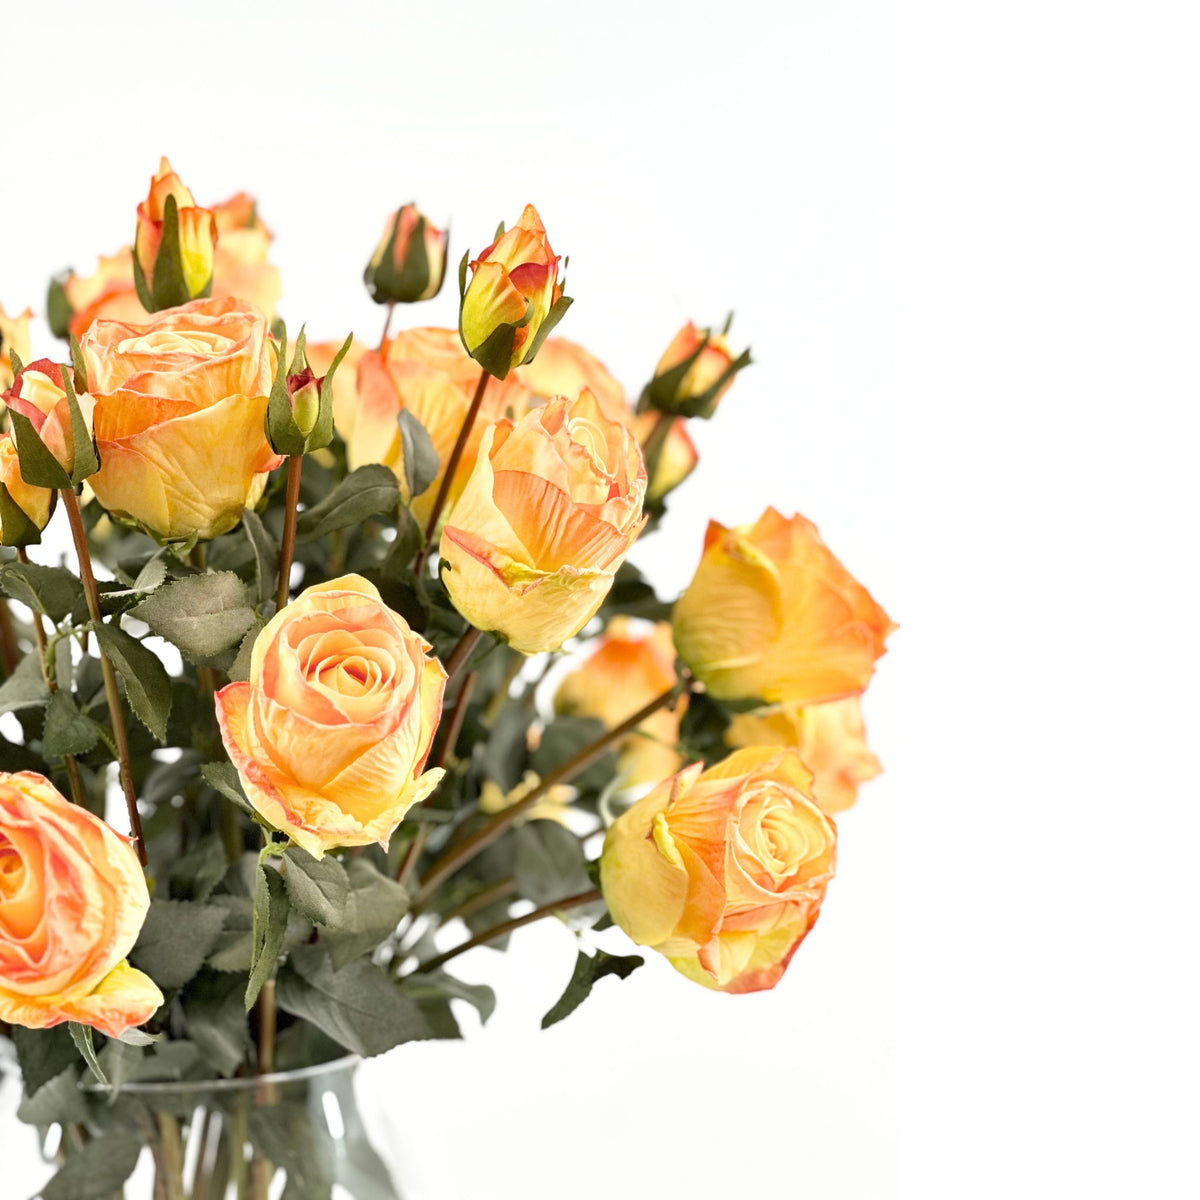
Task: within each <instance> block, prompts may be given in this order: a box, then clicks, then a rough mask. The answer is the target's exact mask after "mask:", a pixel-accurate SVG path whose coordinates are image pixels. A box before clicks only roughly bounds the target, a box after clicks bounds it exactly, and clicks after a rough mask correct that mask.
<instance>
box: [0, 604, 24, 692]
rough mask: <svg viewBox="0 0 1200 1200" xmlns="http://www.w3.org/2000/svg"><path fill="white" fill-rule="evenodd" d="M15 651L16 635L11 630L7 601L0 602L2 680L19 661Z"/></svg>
mask: <svg viewBox="0 0 1200 1200" xmlns="http://www.w3.org/2000/svg"><path fill="white" fill-rule="evenodd" d="M20 657H21V655H20V652H19V651H18V649H17V635H16V632H15V631H14V630H13V623H12V611H11V610H10V609H9V607H8V601H7V600H0V659H3V662H4V678H5V679H7V678H8V677H9V676H10V675H11V674H12V673H13V672H14V671H15V670H16V669H17V663H18V661H19V660H20Z"/></svg>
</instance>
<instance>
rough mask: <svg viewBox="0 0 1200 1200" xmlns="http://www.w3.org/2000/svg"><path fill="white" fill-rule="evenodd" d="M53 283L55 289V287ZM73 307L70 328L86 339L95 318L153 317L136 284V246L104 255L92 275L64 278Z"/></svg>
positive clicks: (64, 289) (130, 319) (131, 319)
mask: <svg viewBox="0 0 1200 1200" xmlns="http://www.w3.org/2000/svg"><path fill="white" fill-rule="evenodd" d="M54 286H55V285H54V284H51V289H53V288H54ZM60 286H61V287H62V294H63V297H64V299H65V300H66V303H67V307H68V308H69V309H70V317H69V319H68V323H67V328H68V330H69V331H70V333H72V334H73V335H74V336H75V337H77V338H79V339H80V340H82V338H83V335H84V334H85V333H87V331H88V330H89V329H90V328H91V326H92V323H93V322H94V321H98V320H100V319H101V318H104V319H106V320H109V321H128V322H139V321H145V320H147V319H148V318H149V314H148V313H147V312H146V310H145V308H143V307H142V302H141V301H140V300H139V299H138V295H137V288H136V287H134V284H133V248H132V247H131V246H122V247H121V249H120V250H118V251H117V252H116V254H113V255H109V256H106V255H103V254H102V255H101V256H100V262H99V266H98V267H97V269H96V271H95V272H94V273H93V274H91V275H75V274H70V275H68V276H67V277H66V278H65V279H63V280H62V281H61V285H60Z"/></svg>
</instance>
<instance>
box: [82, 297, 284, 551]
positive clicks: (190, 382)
mask: <svg viewBox="0 0 1200 1200" xmlns="http://www.w3.org/2000/svg"><path fill="white" fill-rule="evenodd" d="M81 345H82V349H83V357H84V361H85V362H86V364H87V372H88V383H89V386H90V388H91V392H92V395H93V397H94V398H95V401H96V408H95V413H94V418H93V420H94V428H95V433H96V444H97V448H98V450H99V452H100V471H99V472H98V473H97V474H96V475H93V476H92V479H91V484H92V487H93V489H94V490H95V492H96V497H97V499H98V500H99V501H100V503H101V504H102V505H103V506H104V507H105V508H106V509H108V511H109V512H110V513H112V514H113V515H114V516H115V517H117V518H119V519H121V520H126V521H132V522H135V523H137V524H138V525H140V526H141V527H142V528H143V529H145V530H146V531H147V532H148V533H150V534H151V535H152V536H154V537H156V538H158V539H159V540H160V541H173V540H178V539H186V538H188V537H190V536H191V535H192V534H195V535H197V536H198V537H201V538H213V537H216V536H217V535H218V534H221V533H226V532H227V531H228V530H230V529H232V528H233V527H234V526H235V525H236V524H237V523H238V521H239V520H241V515H242V508H243V507H244V506H246V505H253V504H255V503H256V502H257V500H258V498H259V497H260V496H261V495H262V491H263V488H264V487H265V486H266V482H267V473H268V472H269V471H271V470H273V469H274V468H275V467H277V466H278V465H279V464H280V462H281V461H282V460H281V459H280V458H279V457H278V456H277V455H276V454H274V453H273V452H272V450H271V447H270V446H269V445H268V444H267V439H266V436H265V434H264V432H263V422H264V419H265V416H266V411H267V394H268V392H269V391H270V389H271V379H272V374H273V369H274V362H273V355H272V354H271V351H270V347H269V344H268V337H267V322H266V318H265V317H263V315H262V314H261V313H259V312H258V311H257V310H256V309H254V308H251V307H250V306H249V305H245V304H241V303H240V302H239V301H237V300H230V299H224V300H216V299H210V300H194V301H192V302H191V303H190V304H185V305H183V306H182V307H180V308H175V309H169V310H167V311H165V312H162V313H159V314H157V315H156V316H154V317H153V318H151V319H150V321H149V323H148V324H146V325H129V324H125V323H124V322H120V321H97V322H96V323H95V324H94V325H93V326H92V328H91V329H89V330H88V332H87V334H86V336H85V337H84V339H83V342H82V343H81Z"/></svg>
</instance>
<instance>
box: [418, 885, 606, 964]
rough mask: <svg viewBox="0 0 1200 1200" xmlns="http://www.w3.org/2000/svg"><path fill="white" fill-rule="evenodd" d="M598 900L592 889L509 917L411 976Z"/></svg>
mask: <svg viewBox="0 0 1200 1200" xmlns="http://www.w3.org/2000/svg"><path fill="white" fill-rule="evenodd" d="M600 899H602V893H601V891H600V889H599V888H592V889H591V890H590V891H586V892H580V893H579V894H578V895H576V896H567V897H566V898H565V899H563V900H555V901H554V903H553V904H543V905H542V907H541V908H535V909H534V910H533V912H530V913H526V914H525V915H524V916H523V917H510V918H509V919H508V920H507V921H501V922H500V924H499V925H493V926H492V928H491V929H485V930H484V931H483V932H482V933H477V934H476V935H475V936H474V937H473V938H471V939H469V940H468V941H465V942H462V943H460V944H459V945H457V946H454V947H452V948H451V949H449V950H447V951H445V952H444V953H443V954H438V955H435V956H434V957H433V958H430V959H428V960H426V961H425V962H423V963H421V965H420V966H419V967H417V968H416V969H415V971H414V972H413V974H414V975H423V974H425V973H426V972H428V971H436V970H437V969H438V967H440V966H443V965H444V964H445V963H448V962H449V961H450V960H451V959H452V958H457V957H458V956H459V955H460V954H465V953H466V952H467V951H468V950H474V949H475V947H476V946H483V945H485V944H486V943H488V942H491V941H495V939H496V938H498V937H503V936H504V935H505V934H506V933H512V931H513V930H514V929H520V928H521V926H522V925H531V924H533V922H534V921H540V920H541V919H542V918H543V917H550V916H553V915H554V914H555V913H560V912H566V911H567V909H569V908H580V907H582V906H583V905H585V904H594V903H595V902H596V901H597V900H600Z"/></svg>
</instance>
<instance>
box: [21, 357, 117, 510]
mask: <svg viewBox="0 0 1200 1200" xmlns="http://www.w3.org/2000/svg"><path fill="white" fill-rule="evenodd" d="M4 401H5V403H6V404H7V405H8V409H9V420H10V421H11V423H12V428H13V440H14V442H15V443H16V448H17V455H18V457H19V459H20V462H21V475H22V477H23V479H24V480H25V482H26V483H28V484H30V485H32V486H35V487H48V488H64V487H70V486H72V484H75V483H79V482H81V481H82V480H84V479H86V478H87V477H88V476H89V475H91V474H92V473H93V472H94V471H95V470H96V456H95V451H94V449H93V446H92V428H91V427H92V418H93V407H92V405H93V401H92V397H91V396H89V395H88V394H87V393H86V392H85V393H83V394H82V395H79V396H77V395H76V394H75V388H74V384H73V375H72V372H71V369H70V368H69V367H63V366H60V365H59V364H58V363H56V362H51V361H50V359H48V358H40V359H38V361H37V362H34V363H30V364H29V366H27V367H26V366H23V365H22V366H19V367H18V369H17V373H16V379H15V380H14V382H13V385H12V387H11V388H9V390H8V391H7V392H5V393H4ZM81 450H82V451H83V453H82V455H80V453H79V452H80V451H81ZM47 451H49V453H48V454H47Z"/></svg>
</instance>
